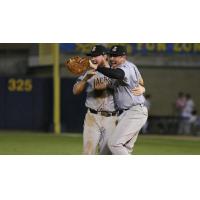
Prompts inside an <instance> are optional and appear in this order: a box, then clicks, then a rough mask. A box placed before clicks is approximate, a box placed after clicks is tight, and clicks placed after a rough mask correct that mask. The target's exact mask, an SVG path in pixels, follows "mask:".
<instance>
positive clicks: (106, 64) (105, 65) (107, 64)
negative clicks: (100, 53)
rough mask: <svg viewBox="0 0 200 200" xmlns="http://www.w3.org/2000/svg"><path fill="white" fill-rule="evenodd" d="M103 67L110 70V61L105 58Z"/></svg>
mask: <svg viewBox="0 0 200 200" xmlns="http://www.w3.org/2000/svg"><path fill="white" fill-rule="evenodd" d="M102 61H103V67H106V68H110V65H109V63H108V60H107V59H106V58H105V57H104V58H103V60H102Z"/></svg>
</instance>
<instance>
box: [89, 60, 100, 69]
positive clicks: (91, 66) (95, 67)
mask: <svg viewBox="0 0 200 200" xmlns="http://www.w3.org/2000/svg"><path fill="white" fill-rule="evenodd" d="M89 63H90V68H92V69H95V70H96V69H97V67H98V65H97V64H94V63H92V61H91V60H89Z"/></svg>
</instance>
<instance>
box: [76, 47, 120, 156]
mask: <svg viewBox="0 0 200 200" xmlns="http://www.w3.org/2000/svg"><path fill="white" fill-rule="evenodd" d="M106 54H107V53H106V48H105V47H104V46H102V45H96V46H94V47H93V48H92V50H91V52H90V53H89V54H87V55H88V56H91V60H92V62H93V63H95V64H97V65H100V64H102V61H103V60H105V58H107V55H106ZM110 81H111V80H110V79H109V78H108V77H106V76H104V75H103V74H102V73H100V72H95V71H94V70H88V71H87V72H86V73H85V74H84V75H82V76H80V77H79V78H78V80H77V83H76V84H75V85H74V88H73V93H74V94H75V95H77V94H80V93H81V92H83V91H84V90H86V93H87V97H86V102H85V106H86V107H87V108H88V111H87V113H86V116H85V120H84V130H83V153H84V154H96V152H97V149H98V151H99V153H100V154H111V152H110V150H109V148H108V145H107V143H108V138H109V136H110V135H111V134H112V132H113V130H114V128H115V126H116V119H117V111H116V108H115V104H114V99H113V90H112V89H109V88H108V89H107V85H108V84H109V82H110Z"/></svg>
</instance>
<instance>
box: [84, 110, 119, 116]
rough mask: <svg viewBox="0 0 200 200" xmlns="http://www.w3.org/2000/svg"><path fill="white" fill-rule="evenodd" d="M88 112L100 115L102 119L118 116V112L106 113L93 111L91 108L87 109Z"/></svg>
mask: <svg viewBox="0 0 200 200" xmlns="http://www.w3.org/2000/svg"><path fill="white" fill-rule="evenodd" d="M88 109H89V111H90V112H91V113H93V114H100V115H102V116H104V117H111V116H116V115H117V114H118V111H114V112H108V111H96V110H93V109H91V108H88Z"/></svg>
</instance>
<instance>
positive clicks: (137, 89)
mask: <svg viewBox="0 0 200 200" xmlns="http://www.w3.org/2000/svg"><path fill="white" fill-rule="evenodd" d="M131 92H132V93H133V95H135V96H140V95H142V94H143V93H145V88H144V87H143V86H141V85H139V86H137V87H135V88H133V89H131Z"/></svg>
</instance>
